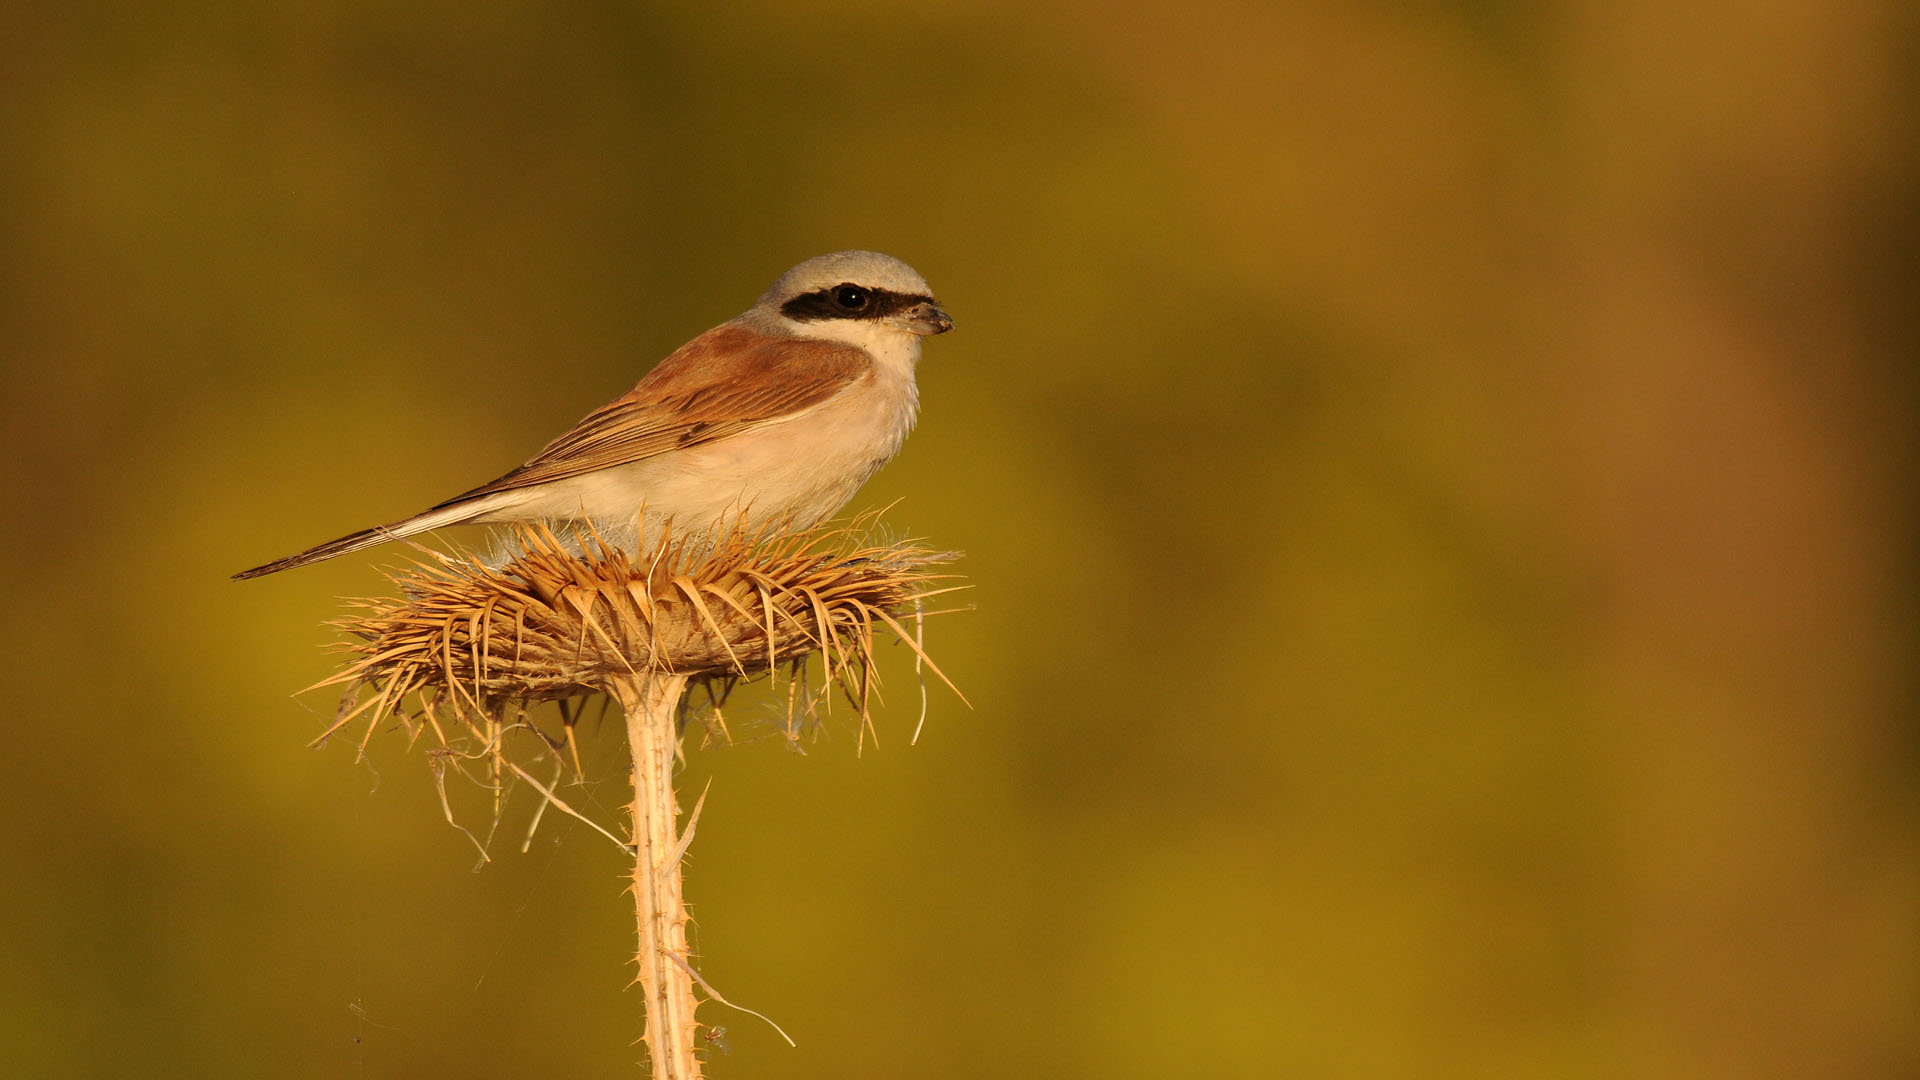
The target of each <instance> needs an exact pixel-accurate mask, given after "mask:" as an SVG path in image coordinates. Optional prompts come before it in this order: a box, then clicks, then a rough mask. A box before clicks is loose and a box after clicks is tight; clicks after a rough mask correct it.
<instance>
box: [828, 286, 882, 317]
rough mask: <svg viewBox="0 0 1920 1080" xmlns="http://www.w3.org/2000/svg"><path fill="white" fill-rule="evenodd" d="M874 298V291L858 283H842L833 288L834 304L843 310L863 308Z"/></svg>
mask: <svg viewBox="0 0 1920 1080" xmlns="http://www.w3.org/2000/svg"><path fill="white" fill-rule="evenodd" d="M872 298H873V294H872V293H869V292H868V291H867V290H865V289H863V288H861V287H860V286H858V285H841V286H838V287H836V288H835V289H834V290H833V305H834V306H835V307H837V308H839V309H840V310H841V311H860V310H863V309H865V308H866V306H867V302H868V301H869V300H871V299H872Z"/></svg>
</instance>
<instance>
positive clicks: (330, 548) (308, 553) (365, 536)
mask: <svg viewBox="0 0 1920 1080" xmlns="http://www.w3.org/2000/svg"><path fill="white" fill-rule="evenodd" d="M411 532H412V530H408V531H407V532H401V531H399V526H398V525H376V526H374V527H373V528H371V529H361V530H360V531H359V532H357V533H351V534H349V535H347V536H343V537H341V538H340V539H338V540H329V541H327V542H326V543H324V544H321V545H320V546H319V547H311V548H308V549H307V550H305V551H303V552H301V553H300V554H298V555H289V556H287V557H286V558H284V559H275V560H273V561H272V562H270V563H266V564H264V565H261V566H256V567H254V568H253V569H251V570H242V571H240V572H239V573H237V574H235V575H233V580H235V581H245V580H246V579H248V578H257V577H265V576H267V575H268V574H277V573H279V572H280V571H282V570H291V569H293V568H294V567H296V566H305V565H307V564H308V563H315V562H319V561H321V560H322V559H331V558H333V557H334V556H335V555H345V554H346V553H347V552H349V551H359V550H360V549H361V548H364V547H372V546H373V545H375V544H379V543H384V542H386V541H388V540H397V539H399V538H400V537H402V536H407V535H409V534H410V533H411Z"/></svg>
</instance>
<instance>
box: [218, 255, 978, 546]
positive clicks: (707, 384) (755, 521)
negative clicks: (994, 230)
mask: <svg viewBox="0 0 1920 1080" xmlns="http://www.w3.org/2000/svg"><path fill="white" fill-rule="evenodd" d="M952 328H953V320H952V319H951V318H949V317H948V315H947V313H946V312H944V311H942V310H940V307H939V305H938V304H936V303H935V302H934V299H933V296H932V294H931V291H930V290H929V289H928V288H927V283H926V281H924V280H923V279H922V278H921V277H920V275H919V274H917V273H915V272H914V270H913V268H912V267H910V266H908V265H907V264H906V263H903V262H901V261H900V260H898V259H894V258H891V257H889V256H886V255H881V254H879V253H878V252H872V251H841V252H835V253H834V254H831V255H821V256H818V257H817V258H812V259H808V260H807V261H806V262H803V263H801V264H800V265H798V266H796V267H794V268H793V269H791V270H789V271H787V272H786V273H785V274H784V275H782V276H781V278H780V280H778V281H776V282H774V283H773V287H772V288H770V289H768V290H767V292H766V294H765V295H764V296H762V297H760V300H759V302H758V303H756V304H754V305H753V307H751V308H749V309H748V310H747V311H746V312H745V313H743V314H741V315H740V316H739V317H737V318H735V319H733V320H731V321H729V322H725V323H722V324H720V325H719V326H716V327H714V328H713V329H711V330H709V331H707V332H706V333H704V334H701V335H700V336H699V337H696V338H694V339H693V340H692V341H689V342H687V343H686V344H685V345H682V346H680V348H679V349H678V350H676V351H675V352H674V353H673V355H671V356H669V357H667V358H666V359H665V360H662V361H661V362H660V363H659V365H658V366H656V367H655V368H654V369H653V370H652V371H650V372H648V373H647V375H646V377H645V378H643V379H641V380H640V382H639V384H638V385H637V386H635V387H634V388H633V389H632V390H630V391H628V392H627V393H626V394H624V395H622V396H621V397H618V398H616V399H614V400H613V401H611V402H609V403H607V404H606V405H603V406H601V407H600V408H599V409H596V410H594V411H593V412H591V413H589V414H587V417H586V418H585V419H583V420H581V421H580V422H579V423H578V424H575V425H574V427H573V429H572V430H571V431H568V432H567V433H566V434H564V435H562V436H560V437H559V438H557V439H555V440H553V441H552V442H551V443H548V444H547V447H546V449H544V450H542V451H540V452H539V453H538V454H536V455H534V457H533V459H532V460H531V461H528V462H527V463H526V464H525V465H522V466H520V467H519V468H517V469H514V470H513V471H512V472H509V473H507V474H506V475H505V476H502V477H500V478H499V479H498V480H495V481H493V482H491V483H487V484H482V485H480V486H479V487H477V488H474V489H473V490H472V491H469V492H466V493H465V494H461V495H456V496H454V497H453V498H451V499H448V500H447V501H446V502H443V503H441V504H439V505H438V506H435V507H432V508H431V509H428V510H425V511H423V512H421V513H418V514H415V515H413V516H412V517H408V518H402V519H400V520H399V521H395V522H392V523H390V524H387V525H380V526H376V527H374V528H371V529H362V530H361V531H359V532H356V533H351V534H349V535H346V536H343V537H341V538H339V539H338V540H330V541H328V542H327V543H324V544H321V545H320V546H318V547H315V548H310V549H308V550H306V551H303V552H301V553H299V554H298V555H289V556H287V557H286V558H284V559H276V560H274V561H273V562H270V563H267V564H265V565H263V566H256V567H254V568H253V569H251V570H242V571H241V572H240V573H238V574H235V575H233V576H234V577H235V578H255V577H260V576H262V575H265V574H271V573H275V572H277V571H280V570H287V569H291V568H293V567H296V566H305V565H306V564H307V563H310V562H318V561H319V560H321V559H331V558H333V557H334V556H336V555H344V554H346V553H347V552H349V551H358V550H359V549H361V548H364V547H368V546H370V545H372V544H378V543H380V542H382V541H385V540H395V539H399V538H400V537H404V536H412V535H414V534H415V533H421V532H425V531H427V530H429V529H437V528H440V527H441V526H445V525H459V524H468V523H476V524H497V523H503V522H512V521H528V520H547V521H590V522H594V523H596V524H608V525H614V526H618V525H619V524H620V523H622V522H624V523H626V524H627V525H629V526H631V525H632V523H633V522H634V521H635V520H637V517H638V515H639V514H640V513H641V511H642V509H643V508H644V511H645V514H646V518H647V521H648V523H649V524H651V523H653V522H656V521H664V520H668V519H671V520H672V522H673V526H674V529H675V531H676V532H679V533H683V534H684V533H687V532H693V531H700V530H705V529H709V528H713V527H715V526H720V525H723V524H724V525H731V524H734V523H738V524H740V525H742V526H744V527H746V528H749V529H753V528H758V527H759V526H761V525H764V524H766V523H768V522H771V521H780V522H783V523H786V522H790V523H791V525H792V527H794V528H805V527H807V526H810V525H813V524H816V523H818V522H820V521H822V520H824V519H825V518H827V517H830V516H832V514H833V512H834V511H836V510H838V509H840V507H842V506H844V505H845V504H846V502H847V500H848V499H850V498H852V497H853V493H854V492H855V491H857V490H859V488H860V485H861V484H864V483H866V481H867V479H868V478H869V477H871V476H872V475H873V474H874V473H875V472H876V471H878V470H879V468H880V466H882V465H885V464H886V463H887V461H888V460H889V459H891V458H892V457H893V455H894V454H895V453H897V452H898V451H899V449H900V444H901V443H902V442H903V441H904V440H905V439H906V437H907V432H908V430H910V429H911V428H912V427H913V421H914V416H915V414H916V412H917V411H918V409H919V404H920V393H919V390H918V389H917V388H916V387H915V385H914V381H913V369H914V365H915V364H916V363H917V362H918V361H919V359H920V339H921V338H923V337H927V336H929V335H932V334H944V333H946V332H947V331H948V330H950V329H952Z"/></svg>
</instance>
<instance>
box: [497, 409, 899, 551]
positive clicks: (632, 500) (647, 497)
mask: <svg viewBox="0 0 1920 1080" xmlns="http://www.w3.org/2000/svg"><path fill="white" fill-rule="evenodd" d="M884 389H890V388H883V387H879V386H872V385H869V386H866V387H862V388H861V390H860V391H857V392H855V393H850V394H847V395H844V396H843V397H842V398H841V399H837V400H835V401H832V402H829V403H828V404H826V405H824V406H822V407H820V408H817V409H814V410H812V411H810V412H807V413H803V414H801V415H800V416H797V417H794V418H793V419H791V420H787V421H783V422H780V423H776V424H770V425H767V426H764V427H760V428H757V429H754V430H752V431H748V432H743V433H741V434H738V435H733V436H730V437H727V438H723V439H719V440H716V441H714V442H710V443H702V444H699V445H695V446H689V447H686V448H684V449H680V450H675V451H672V452H670V453H665V454H660V455H657V456H655V457H651V458H647V459H644V460H642V461H636V462H633V463H631V464H627V465H621V466H616V467H614V468H610V469H601V470H598V471H596V472H592V473H587V474H585V475H582V476H576V477H570V478H568V479H566V480H560V481H555V482H553V483H550V484H542V485H540V486H539V487H536V488H532V489H528V490H527V492H526V493H525V494H526V501H525V502H523V503H519V504H518V505H515V506H513V507H512V508H511V509H510V510H507V511H506V513H505V514H503V515H502V516H503V517H507V516H511V517H513V518H521V519H525V518H550V519H558V518H586V519H589V520H592V521H594V522H596V523H597V524H600V525H604V526H608V527H610V528H612V529H614V530H617V531H620V532H622V533H624V531H625V530H626V529H628V528H631V527H632V526H633V524H634V523H635V521H636V519H637V518H638V517H639V516H640V514H641V513H642V511H644V517H645V523H646V529H647V531H648V532H649V533H652V532H653V531H654V529H655V527H656V526H657V525H658V524H659V523H661V522H663V521H664V520H666V519H671V520H672V521H673V523H674V529H675V531H676V532H680V533H682V534H684V533H686V532H690V531H704V530H707V529H710V528H712V527H714V526H716V525H719V526H731V525H733V524H735V523H743V524H744V525H745V526H746V527H747V528H749V529H752V528H758V527H759V526H761V525H763V524H767V523H769V522H789V521H790V522H791V523H792V525H793V527H795V528H805V527H807V526H810V525H813V524H816V523H818V522H820V521H822V520H824V519H825V518H827V517H830V516H832V514H833V513H834V512H835V511H837V510H839V509H840V508H841V507H842V506H844V505H846V503H847V500H849V499H851V498H852V497H853V495H854V493H855V492H856V491H858V490H859V489H860V486H861V485H862V484H864V483H866V481H867V480H868V479H869V478H870V477H871V476H872V475H873V474H874V472H876V471H877V470H878V469H879V468H880V466H882V465H884V464H886V463H887V461H888V460H889V459H891V458H892V457H893V455H894V454H895V453H896V452H898V451H899V449H900V444H901V442H902V441H903V440H904V439H905V438H906V434H907V431H908V429H909V428H910V427H911V426H912V423H913V411H914V410H913V405H914V403H913V400H912V398H913V395H912V390H911V387H910V386H908V387H907V388H905V389H904V391H896V392H893V393H883V392H881V391H883V390H884ZM503 509H505V508H503Z"/></svg>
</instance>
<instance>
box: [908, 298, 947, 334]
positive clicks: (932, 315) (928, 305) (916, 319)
mask: <svg viewBox="0 0 1920 1080" xmlns="http://www.w3.org/2000/svg"><path fill="white" fill-rule="evenodd" d="M901 318H902V320H903V321H904V322H905V323H906V328H907V331H908V332H909V333H913V334H918V335H920V336H921V337H931V336H932V335H934V334H944V333H946V332H947V331H949V330H951V329H953V316H951V315H949V314H947V313H946V312H944V311H941V310H940V309H939V308H938V307H936V306H935V305H934V304H933V303H932V302H931V301H922V302H920V303H918V304H915V305H913V306H912V307H910V308H908V309H907V310H906V311H904V312H902V313H901Z"/></svg>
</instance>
